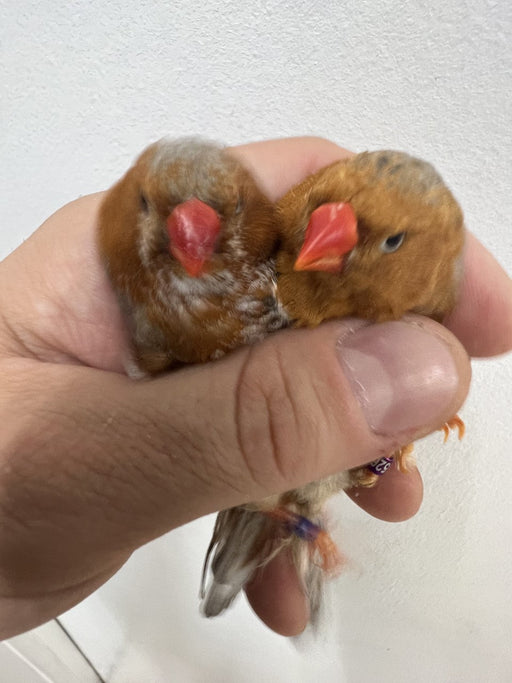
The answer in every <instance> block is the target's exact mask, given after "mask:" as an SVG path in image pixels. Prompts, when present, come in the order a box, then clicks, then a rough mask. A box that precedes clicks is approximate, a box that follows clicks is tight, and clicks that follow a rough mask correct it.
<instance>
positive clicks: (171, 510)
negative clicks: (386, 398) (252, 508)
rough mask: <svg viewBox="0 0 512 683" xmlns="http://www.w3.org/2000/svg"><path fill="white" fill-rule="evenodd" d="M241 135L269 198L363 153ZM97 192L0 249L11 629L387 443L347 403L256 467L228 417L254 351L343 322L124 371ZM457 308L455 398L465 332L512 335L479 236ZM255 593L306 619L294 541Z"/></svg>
mask: <svg viewBox="0 0 512 683" xmlns="http://www.w3.org/2000/svg"><path fill="white" fill-rule="evenodd" d="M233 153H234V154H236V155H237V156H239V157H240V159H242V160H243V162H244V163H245V164H246V166H248V167H249V168H250V169H251V170H252V171H253V173H254V174H255V176H256V178H257V179H258V181H259V183H260V185H261V187H262V189H263V190H264V191H265V192H266V193H267V195H268V196H269V197H270V198H271V199H273V200H275V199H278V198H279V197H280V196H282V195H283V194H284V193H285V192H286V191H287V190H288V189H289V188H290V187H291V186H292V185H294V184H295V183H297V182H298V181H300V180H302V179H303V178H304V177H305V176H307V175H308V174H309V173H311V172H313V171H315V170H317V169H319V168H321V167H323V166H325V165H327V164H329V163H331V162H332V161H335V160H336V159H340V158H344V157H345V156H346V155H348V154H350V153H349V152H347V151H346V150H343V149H341V148H339V147H338V146H336V145H334V144H333V143H331V142H329V141H326V140H322V139H318V138H296V139H289V140H277V141H271V142H261V143H256V144H252V145H244V146H242V147H238V148H236V149H234V150H233ZM102 196H103V194H102V193H98V194H95V195H90V196H87V197H84V198H81V199H79V200H77V201H76V202H73V203H71V204H69V205H67V206H66V207H64V208H62V209H61V210H59V211H58V212H57V213H56V214H54V215H53V216H52V217H51V218H49V219H48V220H47V221H46V223H45V224H44V225H43V226H42V227H41V228H40V229H39V230H38V231H36V232H35V233H34V235H33V236H32V237H31V238H30V239H29V240H27V241H26V242H25V243H24V244H23V245H22V246H21V247H19V249H17V250H16V251H15V252H14V253H13V254H12V255H11V256H9V257H8V258H7V259H5V261H3V262H2V263H1V264H0V416H1V418H2V425H3V428H2V433H1V436H0V507H1V508H2V515H1V517H0V558H1V559H0V615H1V616H0V637H3V638H5V637H8V636H10V635H14V634H16V633H19V632H21V631H24V630H27V629H29V628H32V627H34V626H36V625H37V624H39V623H42V622H44V621H46V620H48V619H51V618H53V617H54V616H57V615H58V614H60V613H61V612H63V611H65V610H66V609H68V608H69V607H71V606H72V605H74V604H76V603H77V602H79V601H80V600H82V599H83V598H85V597H86V596H87V595H89V594H90V593H91V592H93V591H94V590H95V589H96V588H98V587H99V586H100V585H101V584H102V583H104V582H105V581H106V580H107V579H108V578H109V577H110V576H112V575H113V574H114V573H115V572H116V571H117V570H118V569H119V567H120V566H121V565H122V564H123V563H124V562H125V561H126V560H127V559H128V557H129V556H130V554H131V553H132V552H133V550H135V549H136V548H137V547H139V546H141V545H143V544H144V543H146V542H148V541H149V540H151V539H152V538H156V537H157V536H159V535H161V534H163V533H165V532H167V531H169V530H170V529H172V528H175V527H177V526H179V525H181V524H184V523H186V522H188V521H190V520H192V519H195V518H197V517H199V516H201V515H203V514H206V513H208V512H212V511H214V510H218V509H221V508H223V507H229V506H233V505H238V504H241V503H243V502H246V501H249V500H255V499H259V498H263V497H265V496H266V495H269V494H270V493H276V492H283V491H285V490H288V489H290V488H292V487H295V486H297V485H299V484H302V483H305V482H307V481H309V480H311V479H317V478H319V477H321V476H326V475H328V474H331V473H333V472H334V471H337V470H340V469H345V468H347V467H353V466H356V465H360V464H363V462H364V461H365V459H364V458H363V457H362V456H361V454H359V455H358V456H357V455H355V454H354V453H353V452H352V451H351V449H350V443H351V442H353V441H354V440H355V439H356V438H357V442H358V443H359V444H361V449H362V450H364V449H365V448H367V453H372V452H373V451H372V448H375V446H376V445H378V444H377V441H378V440H377V439H376V437H375V435H372V434H370V433H369V431H368V430H365V428H364V427H362V426H361V425H354V424H351V423H350V422H347V423H346V424H345V423H343V424H341V421H340V425H334V426H333V427H332V429H331V431H332V432H333V433H329V434H325V435H323V434H322V435H321V438H322V443H321V444H320V448H319V450H320V453H319V454H318V455H317V456H316V457H315V458H314V459H313V460H312V462H307V463H304V464H303V463H301V464H300V466H297V460H296V458H295V454H296V452H297V450H298V448H299V444H301V441H300V439H299V437H298V436H297V438H295V435H294V433H293V430H288V432H287V434H286V439H285V440H284V442H283V445H282V450H281V451H280V452H279V453H278V454H274V457H271V456H269V457H268V458H267V460H264V463H263V466H262V467H260V463H257V464H258V467H255V465H256V463H255V462H252V461H246V460H244V458H243V457H242V456H241V454H240V451H239V450H237V425H236V424H231V423H230V422H229V421H228V422H226V419H227V418H226V414H227V415H230V414H231V413H233V414H235V413H236V410H235V409H236V407H237V406H236V405H235V404H233V405H231V403H232V402H233V397H232V394H233V393H234V392H233V387H236V386H237V382H238V380H239V379H240V377H241V376H242V375H243V373H244V371H246V370H247V368H249V369H252V370H253V371H254V372H255V373H256V374H257V371H258V363H259V362H263V360H265V361H268V359H269V358H270V360H272V359H273V358H277V352H278V351H280V352H282V351H283V350H284V349H286V354H287V358H288V359H289V360H287V363H289V364H290V367H291V366H292V364H293V362H297V363H300V362H301V361H303V357H302V356H301V348H302V347H301V344H303V340H304V339H305V337H304V335H308V337H307V339H308V348H309V344H310V343H311V344H313V345H315V344H316V345H318V347H319V348H321V345H322V344H323V343H324V342H325V343H326V340H327V341H329V343H330V339H331V337H332V335H333V327H332V325H333V324H330V325H326V326H322V328H321V329H320V328H319V329H318V330H313V331H309V330H306V331H292V332H290V331H285V332H283V333H279V335H275V337H276V339H275V340H267V341H265V342H264V343H263V344H261V345H259V346H258V349H257V350H255V351H250V350H247V349H242V350H240V351H237V352H236V353H234V354H232V355H231V356H229V357H228V358H225V359H222V360H220V361H218V362H216V363H213V364H208V365H207V366H201V367H193V368H187V369H185V370H182V371H179V372H177V373H174V374H172V375H170V376H164V377H159V378H155V379H153V380H150V381H148V382H142V383H134V382H131V381H130V380H129V379H128V378H126V377H125V376H124V375H123V374H122V364H121V358H122V357H123V354H124V351H125V350H126V346H127V338H126V335H125V331H124V328H123V325H122V320H121V318H120V315H119V311H118V309H117V305H116V301H115V299H114V297H113V295H112V292H111V290H110V288H109V285H108V282H107V280H106V277H105V274H104V272H103V269H102V267H101V265H100V263H99V259H98V254H97V251H96V246H95V230H96V218H97V211H98V206H99V204H100V202H101V199H102ZM484 312H485V315H484ZM480 320H485V325H478V322H479V321H480ZM447 325H448V326H449V328H450V330H451V332H449V331H448V330H447V329H446V330H445V331H444V332H443V334H444V335H445V336H446V341H447V343H449V344H450V345H451V348H452V353H453V356H454V362H455V364H456V366H457V369H458V371H459V376H460V378H461V380H460V387H459V390H458V392H457V396H456V397H455V398H454V405H455V406H458V405H460V404H461V403H462V401H463V399H464V397H465V395H466V393H467V389H468V383H469V365H468V362H467V357H466V354H465V351H464V349H463V348H462V346H459V345H458V344H457V343H456V341H455V338H454V337H453V336H452V333H453V334H454V335H456V337H457V338H458V339H459V340H460V342H461V343H462V345H463V346H464V347H465V349H466V351H467V352H468V353H469V354H470V355H478V356H492V355H495V354H498V353H503V352H505V351H507V350H510V349H511V348H512V284H511V281H510V280H509V278H508V277H507V275H506V274H505V273H504V271H503V270H502V269H501V268H500V266H499V265H498V263H497V262H496V261H495V260H494V259H493V257H492V256H491V255H490V254H488V253H487V252H486V251H485V250H484V248H483V247H482V245H481V244H479V243H478V242H477V241H476V240H475V239H474V238H473V237H471V236H468V242H467V249H466V267H465V277H464V283H463V286H462V290H461V295H460V300H459V303H458V306H457V308H456V310H455V311H454V313H453V314H452V315H451V317H450V319H449V321H448V322H447ZM303 345H304V344H303ZM316 355H318V354H316ZM320 356H321V354H320ZM308 362H309V361H308ZM310 362H311V366H312V367H311V372H312V373H318V375H319V376H320V378H321V376H322V373H324V375H325V376H326V377H327V376H328V372H329V370H330V368H325V367H324V365H323V363H324V362H323V361H322V359H321V357H320V360H317V359H312V360H311V361H310ZM285 371H286V368H285ZM260 374H261V372H260ZM287 379H288V380H289V381H292V380H293V375H289V376H288V378H287ZM333 392H334V393H335V392H336V388H333ZM219 395H223V396H225V397H226V401H225V404H224V405H223V406H220V407H219V405H218V404H219V401H218V399H217V398H215V399H214V400H213V401H212V400H211V398H210V397H211V396H215V397H217V396H219ZM333 399H336V396H334V397H333ZM300 400H301V401H303V403H304V405H297V406H293V407H294V408H297V409H299V408H300V409H302V410H305V409H307V408H308V407H309V405H310V404H309V403H308V402H310V401H311V400H312V399H311V397H310V396H305V397H303V396H301V397H300ZM297 401H299V398H298V399H297ZM230 402H231V403H230ZM260 403H261V401H260ZM257 405H259V404H257ZM263 406H264V407H265V406H266V403H265V402H263ZM456 409H457V408H456ZM262 411H263V408H262ZM265 411H266V408H265ZM170 416H172V418H176V419H174V420H173V419H172V418H171V417H170ZM446 417H447V418H448V417H449V416H448V415H447V416H446ZM267 421H268V417H267V413H266V412H264V414H263V412H262V416H261V419H260V417H259V415H258V413H257V411H255V414H254V425H255V428H259V429H260V431H261V434H260V433H259V432H258V434H257V436H258V437H261V440H262V443H265V439H267V441H268V434H265V432H264V431H262V430H263V427H261V428H260V427H259V425H260V423H261V424H266V422H267ZM205 424H206V432H205V426H204V425H205ZM435 426H437V425H435ZM433 428H434V425H431V426H430V430H431V429H433ZM424 431H425V433H426V432H428V431H429V428H428V425H426V426H425V428H424ZM191 435H193V436H191ZM251 435H252V436H253V434H252V433H251ZM340 443H342V444H344V447H343V448H342V449H341V451H342V452H341V454H340V447H339V444H340ZM379 443H380V442H379ZM301 445H302V444H301ZM380 445H382V443H380ZM305 450H307V448H306V449H305ZM262 451H263V452H265V449H262ZM366 459H368V458H366ZM358 493H359V495H358V497H357V498H354V500H355V502H357V504H358V505H360V506H361V507H363V508H364V509H365V510H366V511H367V512H368V513H370V514H372V515H374V516H376V517H378V518H380V519H385V520H388V521H401V520H404V519H407V518H408V517H410V516H412V515H413V514H414V513H415V512H416V511H417V509H418V508H419V506H420V503H421V499H422V483H421V477H420V475H419V473H418V472H417V471H415V472H412V473H411V474H410V475H406V476H405V475H401V474H400V473H398V472H397V471H390V472H389V473H387V474H386V476H385V477H383V478H382V479H381V480H380V481H379V483H378V485H377V486H376V487H375V488H374V489H372V490H362V491H360V492H358ZM351 495H352V497H354V493H352V494H351ZM247 595H248V598H249V601H250V603H251V605H252V607H253V609H254V610H255V612H256V613H257V614H258V616H259V617H260V618H261V619H262V620H263V621H264V622H265V623H266V624H267V625H268V626H269V627H270V628H272V629H273V630H275V631H276V632H278V633H280V634H283V635H295V634H297V633H300V632H301V631H302V630H303V629H304V628H305V625H306V623H307V620H308V605H307V600H306V598H305V597H304V595H303V593H302V591H301V588H300V585H299V584H298V580H297V577H296V576H295V573H294V571H293V570H292V568H291V564H290V562H289V559H288V558H287V556H286V555H284V554H283V555H281V556H278V557H277V558H275V560H274V561H273V562H272V563H270V564H269V565H268V566H267V567H266V569H265V571H264V572H262V573H261V574H260V575H259V576H258V577H257V579H256V580H255V581H254V582H253V583H252V584H251V585H250V586H248V587H247Z"/></svg>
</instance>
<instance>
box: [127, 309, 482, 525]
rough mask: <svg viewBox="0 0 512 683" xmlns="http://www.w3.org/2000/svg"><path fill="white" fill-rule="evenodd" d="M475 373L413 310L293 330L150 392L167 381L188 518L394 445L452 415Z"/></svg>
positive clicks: (178, 512) (179, 506) (176, 504)
mask: <svg viewBox="0 0 512 683" xmlns="http://www.w3.org/2000/svg"><path fill="white" fill-rule="evenodd" d="M470 376H471V370H470V364H469V359H468V357H467V354H466V352H465V351H464V349H463V347H462V346H461V344H460V343H459V342H458V341H457V340H456V339H455V337H454V336H453V335H452V334H451V333H450V332H449V331H448V330H447V329H446V328H444V327H443V326H441V325H439V324H438V323H435V322H434V321H432V320H429V319H426V318H421V317H414V316H410V317H407V318H405V319H404V320H402V321H396V322H387V323H382V324H372V325H370V324H368V323H366V322H363V321H360V320H344V321H341V322H332V323H328V324H324V325H322V326H320V327H319V328H316V329H314V330H290V331H284V332H281V333H278V334H275V335H273V336H271V337H270V338H267V339H266V340H265V341H264V342H262V343H261V344H258V345H256V346H253V347H249V348H245V349H242V350H240V351H239V352H237V353H234V354H232V355H230V356H229V357H226V358H225V359H222V360H220V361H217V362H215V363H211V364H209V365H206V366H197V367H191V368H186V369H184V370H182V371H180V372H178V373H175V374H174V375H172V376H170V377H169V376H167V377H162V378H158V379H155V380H153V381H151V382H148V383H143V384H141V385H140V388H139V391H141V392H145V391H151V392H152V391H153V390H154V389H155V388H156V387H155V384H157V383H162V384H166V385H167V391H164V390H163V389H164V387H161V388H162V391H158V394H159V396H160V397H162V396H167V397H168V398H166V399H165V400H164V404H163V405H160V410H163V411H164V413H166V414H167V415H168V416H169V418H168V419H169V440H168V441H167V443H168V444H170V452H171V456H172V458H173V462H175V463H176V467H177V472H178V475H179V476H178V477H177V479H176V480H175V485H176V490H175V493H174V494H173V496H172V499H173V503H172V507H173V508H174V511H173V517H174V518H175V519H176V520H177V519H179V520H180V523H181V522H185V521H188V520H190V519H193V518H194V517H198V516H200V515H202V514H205V513H208V512H212V511H214V510H218V509H221V508H226V507H231V506H233V505H238V504H241V503H244V502H248V501H250V500H258V499H261V498H264V497H266V496H268V495H270V494H274V493H280V492H284V491H287V490H289V489H291V488H295V487H297V486H299V485H302V484H305V483H307V482H309V481H312V480H315V479H320V478H322V477H325V476H328V475H330V474H333V473H335V472H339V471H341V470H345V469H349V468H352V467H356V466H359V465H363V464H364V463H367V462H369V461H371V460H374V459H376V458H378V457H381V456H383V455H388V454H390V453H391V452H393V451H394V450H395V449H397V448H399V447H400V446H403V445H406V444H408V443H410V442H411V441H413V440H415V439H417V438H419V437H421V436H424V435H426V434H428V433H430V432H432V431H433V430H435V429H438V428H439V427H441V426H442V425H443V424H444V422H446V421H447V420H449V419H450V418H452V417H453V416H454V415H455V413H456V412H457V410H458V409H459V408H460V406H461V404H462V402H463V400H464V399H465V397H466V395H467V392H468V387H469V381H470ZM169 389H172V395H169ZM141 400H142V401H143V402H144V397H141ZM161 401H162V399H160V403H161ZM148 402H150V396H149V395H148ZM160 414H161V413H160ZM173 453H174V455H173Z"/></svg>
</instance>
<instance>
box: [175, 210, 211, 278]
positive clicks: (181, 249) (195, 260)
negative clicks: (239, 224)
mask: <svg viewBox="0 0 512 683" xmlns="http://www.w3.org/2000/svg"><path fill="white" fill-rule="evenodd" d="M166 225H167V234H168V235H169V250H170V252H171V254H172V255H173V256H174V258H176V259H177V260H178V261H179V262H180V263H181V265H182V266H183V268H184V269H185V270H186V271H187V273H188V275H190V276H191V277H198V276H199V275H201V273H202V272H203V268H204V266H205V264H206V263H207V261H208V259H209V258H210V256H211V255H212V254H213V252H214V249H215V244H216V242H217V238H218V236H219V232H220V218H219V216H218V214H217V212H216V211H215V210H214V209H212V207H211V206H208V204H205V203H204V202H202V201H201V200H199V199H196V198H195V197H194V198H192V199H189V200H188V201H186V202H183V203H182V204H178V205H177V206H176V207H175V208H174V209H173V210H172V212H171V214H170V216H169V217H168V218H167V222H166Z"/></svg>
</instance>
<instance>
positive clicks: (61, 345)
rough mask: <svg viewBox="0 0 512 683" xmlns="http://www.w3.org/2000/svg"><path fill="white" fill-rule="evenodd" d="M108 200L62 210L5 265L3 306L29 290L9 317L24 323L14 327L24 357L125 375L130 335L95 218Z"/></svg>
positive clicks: (90, 199) (87, 201)
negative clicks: (99, 246) (105, 264)
mask: <svg viewBox="0 0 512 683" xmlns="http://www.w3.org/2000/svg"><path fill="white" fill-rule="evenodd" d="M102 197H103V193H98V194H95V195H90V196H88V197H84V198H82V199H79V200H78V202H77V203H79V202H80V203H82V204H83V207H82V208H83V210H81V209H80V210H78V211H77V210H76V209H77V203H74V204H72V205H68V206H66V207H64V208H63V209H61V210H60V211H59V212H58V213H57V214H55V215H54V216H53V217H52V218H51V219H50V220H49V221H47V223H45V224H44V225H43V226H42V227H41V228H40V230H38V231H37V232H36V233H34V235H32V237H31V238H30V239H29V240H27V242H25V243H24V245H23V246H22V247H21V248H20V249H18V250H17V252H15V253H14V254H13V255H12V256H11V257H10V258H9V259H7V260H6V261H5V262H4V263H3V264H2V265H3V270H2V271H1V272H0V277H1V282H2V288H1V290H2V295H1V297H2V300H3V301H2V309H3V310H4V311H9V308H10V303H11V302H12V301H16V300H18V301H19V300H20V299H19V292H20V289H22V290H23V291H24V293H25V296H24V298H23V301H24V305H23V307H22V308H20V307H19V304H18V308H17V310H16V311H15V312H13V314H12V316H9V317H10V319H11V320H13V321H17V324H16V323H11V324H10V332H11V335H12V338H13V339H15V340H16V341H17V342H18V344H19V347H20V348H18V349H17V350H18V351H19V352H20V355H23V356H29V357H33V358H36V359H38V360H43V361H50V362H60V363H62V362H64V363H73V364H83V365H88V366H91V367H94V368H98V369H102V370H110V371H115V372H122V370H123V358H124V357H125V356H126V355H127V354H128V341H127V336H126V334H125V330H124V326H123V320H122V317H121V314H120V311H119V307H118V303H117V301H116V298H115V296H114V294H113V292H112V289H111V287H110V284H109V282H108V280H107V277H106V274H105V272H104V268H103V266H102V264H101V262H100V259H99V255H98V252H97V249H96V244H95V230H96V226H95V224H94V221H91V218H90V217H91V216H93V215H95V213H96V209H97V208H98V206H99V204H100V202H101V199H102ZM70 216H72V221H69V219H70ZM77 216H80V217H82V218H81V219H80V218H79V219H77ZM68 221H69V224H67V223H68ZM66 224H67V225H66ZM63 226H66V229H62V228H63ZM36 263H37V264H39V267H38V268H36V269H35V268H34V264H36ZM27 264H30V267H28V266H27ZM14 290H16V297H15V296H14ZM6 317H7V315H6Z"/></svg>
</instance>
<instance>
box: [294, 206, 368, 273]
mask: <svg viewBox="0 0 512 683" xmlns="http://www.w3.org/2000/svg"><path fill="white" fill-rule="evenodd" d="M357 237H358V235H357V218H356V215H355V213H354V210H353V209H352V207H351V206H350V204H347V203H345V202H333V203H329V204H322V205H321V206H319V207H318V208H317V209H315V210H314V211H313V213H312V214H311V217H310V219H309V223H308V226H307V228H306V234H305V237H304V243H303V245H302V249H301V250H300V252H299V255H298V256H297V260H296V261H295V265H294V266H293V269H294V270H321V271H325V272H326V273H339V272H341V270H342V268H343V263H344V258H345V255H346V254H348V252H349V251H350V250H351V249H353V248H354V247H355V245H356V244H357Z"/></svg>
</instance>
